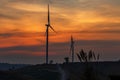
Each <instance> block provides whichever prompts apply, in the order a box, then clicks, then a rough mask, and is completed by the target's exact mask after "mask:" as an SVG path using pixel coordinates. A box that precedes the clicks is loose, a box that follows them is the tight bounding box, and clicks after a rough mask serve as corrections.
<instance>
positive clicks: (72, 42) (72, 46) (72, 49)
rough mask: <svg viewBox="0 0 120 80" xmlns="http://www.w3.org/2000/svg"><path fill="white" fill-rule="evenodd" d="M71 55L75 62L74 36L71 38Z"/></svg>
mask: <svg viewBox="0 0 120 80" xmlns="http://www.w3.org/2000/svg"><path fill="white" fill-rule="evenodd" d="M70 54H71V56H72V62H74V40H73V37H72V36H71V45H70Z"/></svg>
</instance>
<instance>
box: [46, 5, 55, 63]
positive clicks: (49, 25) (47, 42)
mask: <svg viewBox="0 0 120 80" xmlns="http://www.w3.org/2000/svg"><path fill="white" fill-rule="evenodd" d="M45 26H46V64H48V52H49V51H48V46H49V28H51V29H52V30H53V31H54V32H55V30H54V28H53V27H52V26H51V24H50V9H49V4H48V23H47V24H45Z"/></svg>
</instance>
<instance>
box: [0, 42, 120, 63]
mask: <svg viewBox="0 0 120 80" xmlns="http://www.w3.org/2000/svg"><path fill="white" fill-rule="evenodd" d="M69 46H70V43H69V42H65V43H51V44H50V45H49V53H50V54H49V55H50V59H53V60H54V61H58V62H62V61H63V58H64V57H66V56H70V54H69V50H70V47H69ZM119 47H120V41H115V40H80V41H75V53H77V52H79V51H80V50H81V49H84V50H86V51H88V50H90V49H92V50H94V51H95V53H96V54H98V53H100V54H101V60H116V59H118V58H120V57H119V56H120V54H119V52H120V50H119V49H118V48H119ZM36 52H37V53H40V54H41V53H42V54H43V53H44V55H42V56H39V59H40V60H41V63H43V62H44V60H45V46H44V45H41V46H40V45H33V46H13V47H4V48H0V54H1V56H2V57H4V58H5V59H6V61H7V60H8V59H9V60H10V59H11V60H10V62H12V60H15V61H13V62H16V63H17V62H18V63H20V60H21V59H22V61H24V60H25V61H27V63H33V64H34V63H39V62H35V61H36V60H38V56H37V55H34V54H35V53H36ZM52 52H54V54H53V53H52ZM112 54H113V55H112ZM32 55H33V57H32ZM6 56H7V57H6ZM2 57H1V60H3V58H2ZM56 57H58V58H56ZM16 60H17V61H16ZM31 60H33V61H32V62H30V61H31ZM76 61H77V58H76Z"/></svg>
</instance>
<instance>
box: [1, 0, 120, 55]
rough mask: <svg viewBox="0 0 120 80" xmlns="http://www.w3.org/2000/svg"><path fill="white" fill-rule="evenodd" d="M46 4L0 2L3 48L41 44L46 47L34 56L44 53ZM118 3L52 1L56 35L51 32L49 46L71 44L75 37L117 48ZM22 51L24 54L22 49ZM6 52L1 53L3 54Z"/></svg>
mask: <svg viewBox="0 0 120 80" xmlns="http://www.w3.org/2000/svg"><path fill="white" fill-rule="evenodd" d="M47 3H48V2H47V0H19V1H18V0H0V28H1V29H0V48H1V49H3V48H10V47H16V46H35V45H40V46H44V47H43V48H42V50H41V51H38V52H37V51H36V52H35V53H37V54H36V55H38V53H40V54H41V53H42V54H44V50H45V49H44V48H45V29H46V27H45V24H46V23H47ZM119 4H120V1H119V0H102V1H101V0H69V1H67V0H52V1H51V2H50V10H51V24H52V26H53V27H54V29H55V30H56V31H57V34H56V33H54V32H53V31H52V30H50V43H51V44H56V43H68V42H69V40H70V36H71V35H73V36H74V39H75V40H76V41H81V40H85V41H86V40H88V41H89V40H90V41H91V40H93V41H94V40H96V41H97V40H98V41H103V42H104V41H108V42H109V41H112V42H113V46H114V47H116V45H114V42H115V43H116V41H117V42H118V44H120V42H119V41H120V37H118V36H120V9H119V8H120V5H119ZM76 44H77V43H76ZM111 45H112V44H111ZM55 46H56V45H54V46H53V47H55ZM88 46H90V45H88ZM91 46H92V45H91ZM103 46H104V44H103ZM107 46H108V45H107V44H106V47H107ZM117 47H120V46H118V45H117ZM68 49H69V45H68ZM106 50H107V49H106ZM118 51H119V50H118ZM19 52H21V54H22V50H20V51H19ZM68 52H69V51H68ZM4 53H5V51H2V50H1V55H3V54H4ZM24 53H25V52H24ZM26 53H27V52H26ZM52 53H53V54H57V51H54V50H53V51H51V54H52ZM63 53H64V52H63ZM7 54H9V53H7ZM31 54H33V52H31ZM111 54H112V53H111ZM117 55H119V54H118V53H117ZM41 56H42V55H41Z"/></svg>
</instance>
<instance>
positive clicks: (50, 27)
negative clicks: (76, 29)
mask: <svg viewBox="0 0 120 80" xmlns="http://www.w3.org/2000/svg"><path fill="white" fill-rule="evenodd" d="M49 27H50V28H51V29H52V30H53V31H54V32H55V33H57V32H56V31H55V30H54V28H53V27H52V26H49Z"/></svg>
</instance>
